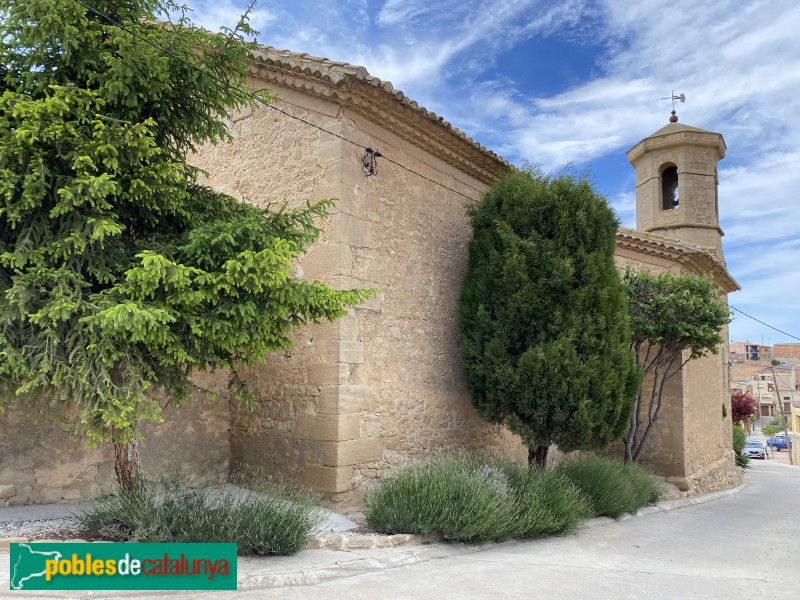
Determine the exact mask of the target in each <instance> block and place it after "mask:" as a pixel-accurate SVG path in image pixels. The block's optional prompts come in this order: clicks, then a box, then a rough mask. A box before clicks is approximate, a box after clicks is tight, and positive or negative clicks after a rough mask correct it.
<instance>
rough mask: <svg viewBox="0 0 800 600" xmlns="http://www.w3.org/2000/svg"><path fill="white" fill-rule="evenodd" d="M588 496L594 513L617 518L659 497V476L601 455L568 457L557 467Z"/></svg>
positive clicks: (559, 471) (558, 470)
mask: <svg viewBox="0 0 800 600" xmlns="http://www.w3.org/2000/svg"><path fill="white" fill-rule="evenodd" d="M555 470H556V471H557V472H558V473H561V474H563V475H564V476H565V477H566V478H567V479H568V480H569V481H571V482H572V483H574V484H575V485H576V486H577V487H578V488H579V489H580V490H581V491H582V492H583V493H584V494H585V495H586V496H587V497H588V499H589V501H590V502H591V506H592V511H593V514H594V515H597V516H600V515H605V516H609V517H613V518H615V519H616V518H618V517H620V516H622V515H623V514H625V513H629V512H633V511H635V510H636V509H638V508H640V507H641V506H644V505H645V504H650V503H653V502H655V501H657V500H658V498H659V496H660V495H661V492H660V490H659V487H658V484H657V482H656V480H655V479H654V478H653V477H652V476H651V475H649V474H648V473H646V472H645V471H643V470H642V469H640V468H639V467H637V466H635V465H631V464H626V463H623V462H621V461H618V460H613V459H610V458H603V457H600V456H583V457H581V458H578V459H574V460H567V461H565V462H563V463H562V464H560V465H558V467H556V469H555Z"/></svg>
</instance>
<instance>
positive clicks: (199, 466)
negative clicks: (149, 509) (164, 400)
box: [0, 377, 229, 506]
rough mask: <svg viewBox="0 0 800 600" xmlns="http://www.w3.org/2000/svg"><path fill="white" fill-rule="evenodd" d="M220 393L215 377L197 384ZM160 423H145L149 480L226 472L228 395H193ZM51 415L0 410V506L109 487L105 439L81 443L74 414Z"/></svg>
mask: <svg viewBox="0 0 800 600" xmlns="http://www.w3.org/2000/svg"><path fill="white" fill-rule="evenodd" d="M198 382H199V383H201V384H203V385H208V386H209V387H211V388H214V389H221V390H224V385H222V384H221V382H220V381H219V378H213V377H212V378H208V377H207V378H203V379H200V380H199V381H198ZM163 414H164V423H160V424H155V423H144V424H143V427H142V433H143V436H144V439H143V440H142V443H141V456H142V466H143V469H144V473H145V475H146V476H148V477H154V476H157V475H159V474H164V473H168V472H173V471H177V470H182V471H183V472H184V473H185V474H186V475H187V476H188V477H189V478H190V479H191V480H198V479H202V478H208V477H213V478H216V479H220V478H224V477H225V475H226V474H227V471H228V456H229V449H228V446H229V443H228V431H227V430H228V424H227V423H228V400H227V395H226V394H225V393H223V394H222V396H221V397H220V398H218V399H217V400H213V399H211V398H210V397H209V396H208V395H205V394H196V395H193V396H192V397H191V398H190V399H189V400H187V402H186V404H185V405H184V406H182V407H181V408H180V409H177V410H176V409H167V410H165V411H164V413H163ZM59 420H60V421H61V422H60V423H58V422H54V420H53V416H52V414H49V415H48V417H47V418H42V419H41V420H39V422H35V421H34V419H33V417H32V413H31V411H30V410H28V411H26V410H23V409H21V408H18V409H16V410H7V411H5V412H2V413H0V506H13V505H19V504H46V503H50V502H63V501H77V500H85V499H88V498H94V497H96V496H98V495H100V494H102V493H106V492H109V491H111V490H113V489H114V485H115V478H114V463H113V452H112V451H111V447H110V445H108V444H104V445H101V446H100V447H98V448H96V449H89V448H87V447H86V439H85V438H83V437H80V436H75V435H72V434H71V430H72V426H71V423H72V422H73V419H71V418H69V417H68V416H62V418H61V419H59Z"/></svg>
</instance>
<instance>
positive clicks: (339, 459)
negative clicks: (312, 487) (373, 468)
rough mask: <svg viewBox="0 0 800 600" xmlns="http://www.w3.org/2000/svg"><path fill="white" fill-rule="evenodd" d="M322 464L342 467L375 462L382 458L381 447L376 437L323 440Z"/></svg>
mask: <svg viewBox="0 0 800 600" xmlns="http://www.w3.org/2000/svg"><path fill="white" fill-rule="evenodd" d="M321 449H322V464H323V465H325V466H332V467H342V466H350V465H358V464H363V463H369V462H375V461H378V460H381V459H382V458H383V447H382V446H381V443H380V441H379V440H377V439H367V440H349V441H346V442H323V443H322V445H321Z"/></svg>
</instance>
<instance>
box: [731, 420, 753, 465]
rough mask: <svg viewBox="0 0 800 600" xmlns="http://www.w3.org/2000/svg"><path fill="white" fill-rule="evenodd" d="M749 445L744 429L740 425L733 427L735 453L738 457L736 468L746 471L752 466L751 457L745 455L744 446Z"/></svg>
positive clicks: (736, 424)
mask: <svg viewBox="0 0 800 600" xmlns="http://www.w3.org/2000/svg"><path fill="white" fill-rule="evenodd" d="M746 443H747V434H746V433H745V432H744V428H742V426H741V425H739V424H738V423H735V424H734V425H733V453H734V455H735V457H736V466H737V467H742V468H743V469H746V468H747V467H748V466H749V465H750V457H749V456H746V455H745V453H744V445H745V444H746Z"/></svg>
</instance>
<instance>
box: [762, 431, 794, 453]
mask: <svg viewBox="0 0 800 600" xmlns="http://www.w3.org/2000/svg"><path fill="white" fill-rule="evenodd" d="M789 441H790V442H791V443H792V444H794V436H793V435H792V434H791V433H790V434H789ZM767 446H771V447H772V449H773V450H777V451H778V452H780V451H781V450H786V449H787V448H788V447H789V444H787V442H786V435H785V434H783V433H777V434H775V435H773V436H772V437H771V438H769V439H768V440H767Z"/></svg>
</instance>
